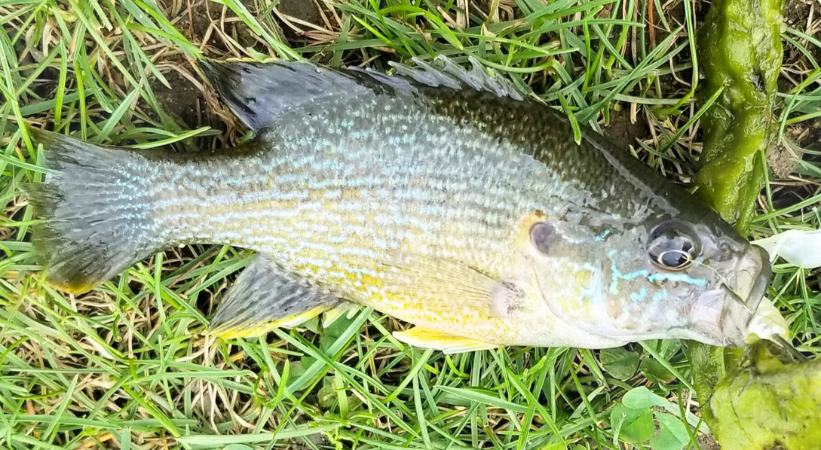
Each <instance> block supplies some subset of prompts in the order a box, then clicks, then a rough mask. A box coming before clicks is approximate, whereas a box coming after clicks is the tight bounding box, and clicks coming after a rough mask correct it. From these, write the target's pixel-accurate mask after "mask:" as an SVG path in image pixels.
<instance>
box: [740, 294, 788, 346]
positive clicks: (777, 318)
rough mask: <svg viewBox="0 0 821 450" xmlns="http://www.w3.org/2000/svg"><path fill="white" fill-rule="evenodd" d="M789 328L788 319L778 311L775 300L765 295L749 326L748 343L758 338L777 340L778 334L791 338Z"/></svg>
mask: <svg viewBox="0 0 821 450" xmlns="http://www.w3.org/2000/svg"><path fill="white" fill-rule="evenodd" d="M788 335H789V328H788V326H787V321H786V320H784V317H783V316H782V315H781V313H780V312H778V308H776V307H775V305H773V302H772V301H771V300H770V299H768V298H766V297H764V298H762V299H761V303H759V304H758V309H756V310H755V314H754V315H753V318H752V319H751V320H750V324H749V325H748V326H747V339H746V340H747V343H748V344H750V343H753V342H755V341H756V340H758V339H767V340H771V341H772V340H775V339H774V338H775V337H776V336H779V337H781V338H783V339H788V338H789V336H788Z"/></svg>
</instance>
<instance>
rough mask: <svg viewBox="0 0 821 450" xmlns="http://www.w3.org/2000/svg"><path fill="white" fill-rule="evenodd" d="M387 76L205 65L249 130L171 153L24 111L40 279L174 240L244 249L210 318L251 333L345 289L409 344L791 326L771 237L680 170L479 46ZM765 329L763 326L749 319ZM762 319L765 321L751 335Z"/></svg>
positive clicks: (315, 307)
mask: <svg viewBox="0 0 821 450" xmlns="http://www.w3.org/2000/svg"><path fill="white" fill-rule="evenodd" d="M469 62H470V63H471V64H472V67H471V68H470V69H468V68H465V67H463V66H461V65H459V64H457V63H456V62H455V61H453V60H451V59H448V58H444V57H438V58H435V59H434V60H432V61H422V60H420V59H414V61H413V64H412V65H403V64H396V63H391V69H390V72H391V73H387V72H380V71H376V70H370V69H362V68H356V67H348V68H330V67H324V66H320V65H316V64H313V63H310V62H306V61H298V62H285V61H274V62H267V63H258V62H217V61H203V62H202V63H201V67H202V69H203V72H204V73H205V74H206V76H207V77H208V79H209V80H210V82H211V84H212V85H213V86H214V87H215V89H216V90H217V92H218V93H219V96H220V98H221V99H222V101H223V102H224V103H225V104H226V105H227V106H228V107H229V108H230V109H231V110H232V112H233V113H234V114H235V115H236V116H237V118H238V119H239V120H240V121H241V122H242V123H243V124H244V125H245V126H247V127H248V128H249V129H250V130H251V131H253V133H254V138H253V139H251V140H249V141H247V142H245V143H242V144H240V145H238V146H236V147H235V148H230V149H220V150H217V151H195V152H174V151H171V150H169V149H163V148H160V149H151V150H135V149H128V148H116V147H108V146H102V145H96V144H92V143H89V142H83V141H80V140H77V139H74V138H71V137H69V136H65V135H61V134H55V133H51V132H45V131H37V130H31V131H32V133H33V134H34V136H35V139H36V140H37V142H39V143H40V144H42V146H43V149H44V151H43V164H44V167H45V168H46V174H45V179H44V181H43V182H41V183H33V184H30V185H27V186H25V187H24V190H25V192H26V193H27V195H28V198H29V201H30V204H31V205H32V207H33V208H34V211H35V217H36V218H37V219H38V220H37V224H36V225H35V226H34V227H33V237H32V242H33V247H34V249H35V253H36V254H37V255H38V258H39V261H40V262H41V264H42V265H43V266H44V267H45V271H46V275H45V280H46V282H47V283H49V284H51V285H53V286H55V287H57V288H58V289H61V290H63V291H66V292H69V293H83V292H86V291H88V290H90V289H92V288H94V287H95V286H97V285H98V284H100V283H101V282H103V281H105V280H108V279H110V278H112V277H114V276H116V275H117V274H119V273H121V272H123V271H124V270H126V269H127V268H128V267H129V266H130V265H132V264H133V263H135V262H136V261H139V260H141V259H144V258H146V257H147V256H149V255H151V254H153V253H155V252H158V251H161V250H162V249H164V248H168V247H170V246H178V245H184V244H192V243H200V244H220V245H231V246H235V247H239V248H244V249H249V250H252V251H253V252H255V254H254V256H253V259H252V260H251V262H250V263H249V264H248V266H247V267H246V268H245V269H244V270H243V272H242V273H241V274H240V275H239V276H238V277H237V278H236V280H235V281H234V282H233V285H232V286H231V287H230V288H229V290H228V292H227V293H226V294H225V296H224V298H223V299H222V300H221V302H220V304H219V306H218V308H217V311H216V313H215V314H214V317H213V318H212V319H211V322H210V325H209V327H210V328H209V333H212V334H213V335H215V336H218V337H222V338H226V339H228V338H239V337H249V336H259V335H263V334H264V333H266V332H269V331H271V330H273V329H275V328H278V327H293V326H297V325H298V324H300V323H303V322H304V321H305V320H307V319H310V318H312V317H315V316H317V315H319V314H321V313H328V312H333V311H338V310H340V309H344V308H346V307H349V306H350V305H360V306H365V307H370V308H373V309H374V310H376V311H379V312H381V313H384V314H386V315H388V316H391V317H394V318H397V319H399V320H401V321H404V322H407V323H409V324H411V325H412V327H410V328H407V329H403V330H397V331H395V332H394V336H395V338H396V339H398V340H399V341H402V342H404V343H406V344H409V345H413V346H417V347H422V348H431V349H438V350H442V351H444V352H449V353H455V352H465V351H473V350H484V349H493V348H500V347H505V346H537V347H555V346H566V347H577V348H590V349H598V348H609V347H616V346H621V345H625V344H627V343H631V342H637V341H643V340H649V339H692V340H695V341H699V342H703V343H707V344H712V345H719V346H741V345H744V344H745V343H747V342H749V341H750V340H751V339H753V338H754V337H755V336H756V333H757V332H758V333H763V334H768V335H770V336H775V335H785V333H786V323H785V322H784V319H783V317H781V315H780V314H779V313H778V311H777V309H776V308H775V307H774V306H773V305H772V303H770V302H769V300H767V299H766V298H765V297H764V294H765V291H766V288H767V285H768V282H769V279H770V277H771V269H770V263H769V260H768V257H767V254H766V252H765V251H764V250H762V249H761V248H759V247H755V246H752V245H751V244H750V243H749V242H747V241H746V240H745V239H744V238H743V237H741V236H740V235H739V234H738V233H737V232H736V231H735V230H734V229H733V228H732V227H731V226H730V225H729V224H727V223H726V222H724V221H722V220H721V219H720V218H719V216H718V215H717V214H716V213H715V212H714V211H712V210H711V209H709V208H708V207H707V206H705V205H703V204H702V203H700V202H699V201H698V200H697V199H696V198H695V197H694V196H693V195H692V194H691V193H690V192H688V191H687V190H686V189H685V188H683V187H681V186H679V185H676V184H675V183H673V182H671V181H669V180H667V179H666V178H664V177H663V176H661V175H660V174H658V173H657V172H656V171H655V170H653V169H651V168H649V167H647V166H646V165H645V164H644V163H642V162H641V161H639V160H638V159H636V158H634V157H633V156H631V155H630V154H629V153H628V152H627V151H625V150H623V149H619V148H618V147H616V146H615V145H614V144H612V143H611V142H610V141H608V140H607V139H606V138H605V137H604V136H602V135H601V134H599V133H596V132H595V131H593V130H592V129H590V128H588V127H586V126H579V127H578V128H577V130H579V131H580V134H581V137H580V139H578V140H577V139H576V138H575V137H574V126H573V125H572V124H571V122H570V121H569V120H568V119H567V116H566V115H565V114H564V113H562V112H560V111H557V110H555V109H553V108H551V107H549V106H547V105H545V104H544V103H543V102H541V101H539V99H538V98H536V97H535V96H534V95H532V94H531V93H529V92H527V91H524V90H522V89H520V88H518V87H516V86H515V85H514V84H513V83H512V82H511V81H510V80H508V79H506V78H505V77H503V76H501V75H499V74H497V73H495V72H490V71H487V70H486V69H484V68H482V67H481V65H480V64H479V63H478V62H477V61H476V60H475V59H473V58H470V59H469ZM762 330H763V331H762ZM761 337H763V338H767V337H768V336H761Z"/></svg>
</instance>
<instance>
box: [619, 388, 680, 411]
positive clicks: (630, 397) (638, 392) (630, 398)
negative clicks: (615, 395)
mask: <svg viewBox="0 0 821 450" xmlns="http://www.w3.org/2000/svg"><path fill="white" fill-rule="evenodd" d="M621 402H622V403H624V406H626V407H628V408H633V409H647V408H651V407H653V406H661V407H666V406H668V403H669V402H668V401H667V400H665V399H664V398H663V397H661V396H660V395H658V394H655V393H653V392H652V391H651V390H650V389H647V388H646V387H644V386H639V387H637V388H633V389H630V390H629V391H627V393H626V394H624V397H623V398H622V399H621Z"/></svg>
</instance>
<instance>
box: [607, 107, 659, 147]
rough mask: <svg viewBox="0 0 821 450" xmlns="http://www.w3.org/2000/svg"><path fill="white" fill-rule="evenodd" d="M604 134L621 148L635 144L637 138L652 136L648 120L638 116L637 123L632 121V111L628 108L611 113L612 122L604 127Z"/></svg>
mask: <svg viewBox="0 0 821 450" xmlns="http://www.w3.org/2000/svg"><path fill="white" fill-rule="evenodd" d="M603 131H604V134H605V135H606V136H607V138H608V139H609V140H610V141H612V142H613V143H614V144H616V145H618V146H619V148H627V147H629V146H630V145H631V144H632V145H635V143H636V139H644V138H647V137H648V136H650V129H649V128H648V127H647V122H645V121H644V120H642V119H641V118H637V120H636V123H632V122H630V111H628V110H626V109H622V110H615V109H614V110H613V111H612V112H611V113H610V124H609V125H608V126H607V127H605V128H604V130H603Z"/></svg>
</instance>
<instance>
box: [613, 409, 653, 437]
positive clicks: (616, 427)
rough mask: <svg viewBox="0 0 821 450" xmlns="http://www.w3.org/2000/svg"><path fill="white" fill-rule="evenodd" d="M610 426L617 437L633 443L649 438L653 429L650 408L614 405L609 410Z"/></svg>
mask: <svg viewBox="0 0 821 450" xmlns="http://www.w3.org/2000/svg"><path fill="white" fill-rule="evenodd" d="M610 426H611V427H613V432H614V433H615V434H616V435H617V437H618V438H619V439H621V440H622V441H625V442H630V443H633V444H639V443H642V442H645V441H647V440H649V439H650V438H652V437H653V432H654V431H655V425H654V424H653V413H652V412H651V411H650V409H632V408H628V407H626V406H624V405H616V407H615V408H613V410H612V411H610Z"/></svg>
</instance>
